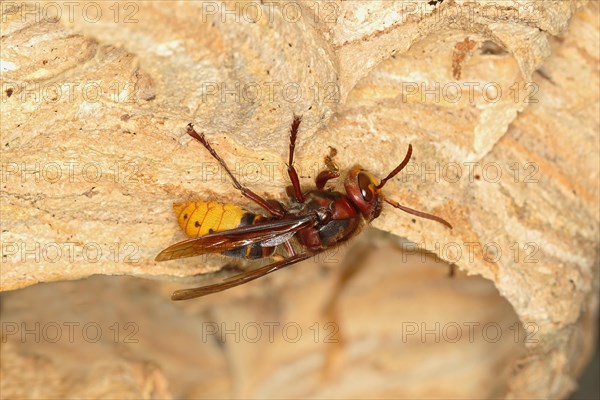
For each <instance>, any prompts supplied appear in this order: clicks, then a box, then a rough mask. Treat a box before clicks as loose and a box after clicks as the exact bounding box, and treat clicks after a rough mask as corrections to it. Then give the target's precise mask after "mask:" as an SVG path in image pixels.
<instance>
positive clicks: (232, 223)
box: [173, 201, 263, 237]
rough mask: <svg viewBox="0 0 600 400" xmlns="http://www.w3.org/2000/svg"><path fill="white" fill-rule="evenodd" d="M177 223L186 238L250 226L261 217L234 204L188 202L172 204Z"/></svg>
mask: <svg viewBox="0 0 600 400" xmlns="http://www.w3.org/2000/svg"><path fill="white" fill-rule="evenodd" d="M173 208H174V209H175V213H177V222H178V223H179V226H180V227H181V229H183V231H184V232H185V234H186V235H187V236H188V237H198V236H204V235H208V234H209V233H213V232H222V231H226V230H229V229H234V228H237V227H240V226H245V225H251V224H253V223H255V222H256V221H259V220H261V219H262V218H263V217H262V216H261V215H258V214H254V213H251V212H249V211H247V210H244V209H243V208H242V207H240V206H237V205H235V204H223V203H217V202H215V201H210V202H206V201H188V202H184V203H175V204H173Z"/></svg>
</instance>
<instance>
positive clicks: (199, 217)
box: [156, 116, 452, 300]
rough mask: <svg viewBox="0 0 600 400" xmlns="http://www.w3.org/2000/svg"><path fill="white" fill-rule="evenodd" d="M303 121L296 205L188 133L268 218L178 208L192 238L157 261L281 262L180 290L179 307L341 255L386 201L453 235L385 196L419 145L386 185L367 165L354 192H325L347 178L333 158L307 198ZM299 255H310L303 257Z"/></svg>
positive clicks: (348, 183)
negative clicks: (339, 249) (255, 185)
mask: <svg viewBox="0 0 600 400" xmlns="http://www.w3.org/2000/svg"><path fill="white" fill-rule="evenodd" d="M300 121H301V117H299V116H294V119H293V122H292V127H291V132H290V146H289V161H288V164H287V165H288V174H289V177H290V180H291V183H292V185H291V186H288V187H287V188H286V192H287V195H288V196H289V198H290V203H289V204H288V205H287V206H285V205H283V204H282V203H280V202H279V201H276V200H272V199H264V198H263V197H261V196H259V195H258V194H256V193H255V192H253V191H252V190H250V189H248V188H246V187H244V186H242V185H241V184H240V182H239V181H238V180H237V179H236V178H235V176H233V174H232V173H231V170H230V169H229V168H228V167H227V164H226V163H225V161H223V159H222V158H221V157H220V156H219V155H218V154H217V152H216V151H215V150H214V149H213V148H212V146H211V145H210V144H209V143H208V141H207V140H206V138H205V137H204V134H203V133H198V132H196V130H195V129H194V127H193V126H192V124H191V123H190V124H189V125H188V126H187V133H188V135H190V136H191V137H193V138H194V139H196V140H197V141H199V142H200V143H202V145H203V146H204V147H205V148H206V149H207V150H208V151H209V152H210V154H211V155H212V156H213V157H214V158H215V159H216V160H217V161H218V162H219V163H220V164H221V166H222V167H223V169H224V170H225V171H226V172H227V174H228V175H229V177H230V178H231V180H232V182H233V185H234V186H235V188H236V189H237V190H239V191H240V192H241V193H242V195H244V196H245V197H247V198H248V199H250V200H252V201H253V202H254V203H256V204H257V205H259V206H260V207H262V208H263V209H264V210H265V211H266V213H267V214H268V215H262V214H258V213H254V212H250V211H247V210H245V209H243V208H241V207H239V206H237V205H234V204H222V203H218V202H204V201H194V202H184V203H178V204H174V205H173V207H174V209H175V211H176V212H177V215H178V222H179V225H180V227H181V228H182V229H183V231H184V232H185V233H186V235H187V236H188V237H190V239H187V240H184V241H182V242H179V243H176V244H174V245H172V246H169V247H167V248H166V249H164V250H163V251H161V252H160V253H159V254H158V255H157V256H156V261H168V260H175V259H178V258H184V257H193V256H197V255H200V254H207V253H220V254H223V255H226V256H230V257H236V258H246V259H258V258H264V257H273V259H274V262H273V263H271V264H268V265H265V266H262V267H259V268H256V269H253V270H249V271H245V272H242V273H240V274H238V275H235V276H232V277H230V278H228V279H226V280H224V281H222V282H220V283H217V284H212V285H207V286H201V287H198V288H193V289H183V290H177V291H176V292H174V293H173V295H172V297H171V298H172V299H173V300H187V299H192V298H195V297H200V296H205V295H207V294H210V293H216V292H220V291H222V290H225V289H229V288H232V287H235V286H238V285H241V284H243V283H246V282H250V281H252V280H254V279H257V278H260V277H262V276H264V275H267V274H270V273H271V272H275V271H277V270H279V269H282V268H284V267H287V266H289V265H292V264H295V263H297V262H300V261H302V260H306V259H307V258H310V257H312V256H313V255H315V254H318V253H321V252H323V251H325V250H327V249H330V248H333V247H334V246H336V245H339V244H340V243H343V242H345V241H347V240H348V239H350V238H351V237H352V236H354V235H355V234H357V233H358V232H360V230H361V229H362V228H363V227H364V225H365V223H369V222H371V221H372V220H374V219H375V218H377V217H379V214H380V213H381V207H382V205H383V201H385V202H386V203H388V204H391V205H392V206H394V207H396V208H399V209H401V210H402V211H405V212H407V213H409V214H412V215H416V216H418V217H422V218H427V219H430V220H433V221H437V222H439V223H441V224H443V225H445V226H447V227H448V228H450V229H452V226H451V225H450V224H449V223H448V222H447V221H445V220H444V219H442V218H440V217H437V216H435V215H431V214H428V213H424V212H421V211H417V210H413V209H411V208H408V207H405V206H403V205H400V204H398V203H397V202H396V201H394V200H391V199H388V198H385V197H384V196H383V193H382V191H381V189H382V188H383V187H384V186H385V184H386V183H387V182H388V181H389V180H390V179H391V178H393V177H394V176H395V175H396V174H398V173H399V172H400V171H401V170H402V169H403V168H404V167H405V166H406V164H408V162H409V160H410V157H411V154H412V146H411V145H409V146H408V152H407V153H406V156H405V157H404V160H403V161H402V162H401V163H400V164H399V165H398V166H397V167H396V168H394V170H393V171H392V172H390V173H389V174H388V175H387V176H386V177H385V178H383V179H381V180H378V179H377V178H375V177H374V176H373V175H372V174H371V173H369V172H367V171H366V170H364V169H363V168H362V167H361V166H360V165H355V166H354V167H352V169H351V170H350V171H349V172H348V174H347V176H346V179H345V181H344V188H345V191H346V193H342V192H338V191H335V190H333V189H326V188H325V185H326V184H327V182H328V181H329V180H331V179H335V178H338V177H339V176H340V174H339V171H338V169H337V166H335V164H334V163H333V162H332V161H331V159H330V158H329V159H327V160H326V161H327V162H326V165H327V169H326V170H324V171H322V172H320V173H319V174H318V175H317V177H316V180H315V184H316V188H315V189H312V190H309V191H307V192H305V191H303V190H302V189H301V187H300V180H299V178H298V173H297V172H296V169H295V168H294V148H295V146H296V136H297V134H298V127H299V126H300ZM292 241H294V242H295V243H296V246H294V245H293V244H292ZM281 247H283V248H284V249H285V253H287V254H286V255H287V257H282V256H280V255H276V250H278V249H279V248H281ZM297 248H300V249H302V251H301V252H298V251H297Z"/></svg>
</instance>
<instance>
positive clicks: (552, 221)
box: [0, 0, 600, 398]
mask: <svg viewBox="0 0 600 400" xmlns="http://www.w3.org/2000/svg"><path fill="white" fill-rule="evenodd" d="M0 7H1V10H0V11H1V12H2V19H1V28H2V37H1V38H0V41H1V44H2V56H1V60H0V68H1V79H2V82H1V83H2V92H1V93H0V95H1V96H2V100H1V102H2V103H1V104H2V111H1V143H0V145H1V147H2V192H1V201H2V202H1V211H2V216H1V222H2V232H1V235H2V237H1V241H2V264H1V282H0V283H1V290H3V291H9V290H14V289H21V288H25V287H27V286H30V285H34V284H36V283H41V282H54V281H66V280H76V279H79V278H84V277H90V276H91V275H97V274H100V275H133V276H137V277H153V278H156V279H157V281H156V282H153V281H139V280H133V279H131V278H129V279H122V280H119V281H116V280H114V279H113V280H108V279H106V278H105V279H102V278H98V277H96V278H94V279H91V280H87V281H81V282H73V283H60V284H54V285H48V286H46V285H39V286H35V287H31V288H28V289H26V290H24V291H14V292H10V293H6V294H4V295H3V297H2V306H3V316H2V335H3V336H2V337H3V340H2V342H3V343H2V346H3V362H2V376H3V379H2V393H3V394H4V395H5V396H7V397H35V396H38V397H49V396H50V395H54V396H55V397H79V398H80V397H102V396H109V397H125V396H131V397H140V396H145V397H152V396H154V397H169V396H173V397H184V396H188V397H193V396H196V397H227V398H229V397H232V396H238V397H278V398H283V397H296V396H304V397H334V396H337V397H345V398H347V397H364V396H371V397H393V398H398V397H420V396H429V397H432V396H434V397H462V398H464V397H467V396H470V397H494V398H497V397H507V398H533V397H552V398H555V397H558V398H564V397H565V396H567V395H568V394H569V393H570V392H571V391H573V390H574V388H575V380H576V377H577V375H578V373H579V371H580V370H581V368H582V367H583V366H584V365H585V364H586V362H587V360H588V359H589V356H590V354H591V352H592V349H593V347H594V345H593V341H594V337H595V334H596V323H597V322H596V321H597V314H598V294H597V293H598V286H599V285H598V254H599V253H598V234H599V232H598V221H599V210H598V203H599V186H598V185H599V183H598V182H599V156H598V154H599V153H600V151H599V150H600V149H599V145H598V140H597V139H598V136H597V135H598V128H599V117H598V113H597V110H598V98H599V96H598V87H599V78H598V62H599V61H598V54H599V44H598V30H599V27H598V22H597V21H598V5H597V3H595V2H590V3H587V2H585V1H575V0H573V1H560V2H512V1H511V2H509V1H474V2H463V1H458V0H454V1H453V0H445V1H441V0H437V1H414V2H371V1H364V2H363V1H352V2H343V1H327V2H312V1H299V2H294V3H292V2H280V1H274V2H212V1H204V2H173V1H169V2H167V1H164V2H161V1H157V2H75V3H65V4H62V3H57V2H31V3H21V2H2V4H1V5H0ZM293 114H297V115H302V116H303V122H302V126H301V128H300V134H299V139H298V144H297V153H296V160H297V161H296V165H297V167H298V169H299V171H300V175H301V180H302V183H303V185H305V186H306V187H309V186H310V185H312V182H313V181H314V177H315V174H316V173H317V172H318V170H319V169H320V168H322V167H323V166H324V165H323V157H324V156H325V155H326V154H328V152H329V146H330V147H333V148H335V149H337V152H338V154H337V156H336V159H335V161H336V163H338V164H339V165H340V167H341V168H342V169H345V168H349V167H350V166H351V165H353V164H354V163H356V162H360V163H361V164H362V165H363V166H364V167H365V168H367V169H369V170H370V171H372V172H373V173H374V174H376V175H378V176H383V175H384V174H386V173H387V172H389V171H390V170H391V169H392V168H394V166H396V165H397V164H398V162H399V161H401V159H402V157H403V156H404V154H405V152H406V148H407V146H408V144H409V143H410V144H412V146H413V148H414V149H415V150H414V156H413V159H412V161H411V163H410V164H409V165H408V167H407V169H406V170H405V171H404V172H403V173H402V174H401V175H399V176H398V177H396V178H395V179H394V181H392V182H390V184H388V185H387V186H386V188H385V189H386V195H387V196H389V197H390V198H392V199H395V200H397V201H399V202H401V203H402V204H405V205H407V206H411V207H413V208H417V209H421V210H427V211H429V212H433V213H436V214H437V215H440V216H441V217H443V218H445V219H447V220H449V221H451V222H452V224H453V226H454V229H453V230H448V229H446V228H444V227H443V226H441V225H438V224H435V223H431V221H424V220H418V219H414V220H413V218H411V216H409V215H406V214H404V213H402V212H400V211H398V210H394V209H389V208H386V209H385V210H384V212H383V214H382V216H381V217H380V218H378V219H376V220H375V221H374V222H373V226H374V227H375V228H377V229H380V230H383V231H387V232H389V233H392V234H394V235H396V236H399V237H402V238H405V239H406V241H401V242H398V241H397V240H396V239H392V238H390V237H387V238H386V239H381V238H376V237H375V236H378V235H377V234H375V233H374V232H375V231H370V232H368V233H363V236H362V237H360V238H359V239H358V241H357V243H356V245H357V246H363V247H365V248H367V249H373V251H371V252H369V251H365V252H364V255H363V256H361V257H363V258H365V260H367V261H365V262H366V263H367V264H365V265H366V266H365V265H363V266H361V267H360V268H359V267H352V266H351V265H350V266H348V265H349V263H348V262H347V261H348V260H353V259H354V258H356V257H354V256H347V253H348V252H350V253H349V254H351V255H352V254H353V253H352V251H355V250H353V249H354V247H351V246H344V248H342V249H340V250H339V251H340V253H339V254H337V255H338V256H339V257H337V258H335V260H336V261H343V262H341V263H339V265H338V264H337V263H336V264H335V265H333V266H331V265H328V263H327V262H326V261H327V260H325V259H319V260H312V261H310V262H306V264H312V265H311V266H308V265H304V264H301V265H298V266H296V267H292V268H289V269H288V270H287V271H286V272H283V271H282V272H280V273H278V274H277V275H276V276H274V277H272V278H265V279H264V282H262V283H258V282H257V283H254V284H252V285H248V286H249V287H240V288H238V289H236V290H235V292H231V293H230V292H226V293H223V294H221V295H215V296H214V297H209V298H205V299H203V300H199V301H197V302H189V303H187V304H179V303H177V304H171V303H170V302H169V300H168V293H169V291H170V290H172V289H175V288H181V287H182V286H184V285H192V283H189V282H188V283H182V282H181V280H179V281H178V282H177V283H164V282H163V283H161V282H159V281H158V279H162V280H176V278H183V277H193V276H197V275H200V274H203V273H205V272H209V271H214V270H217V269H218V268H219V267H220V266H221V265H223V263H224V261H223V259H222V258H219V257H214V258H213V257H208V258H195V259H186V260H181V261H180V262H167V263H160V264H159V263H155V262H154V261H153V259H154V256H155V255H156V254H157V253H158V252H159V251H160V250H161V249H162V248H164V247H166V246H167V245H169V244H172V243H174V242H175V241H177V240H181V239H183V234H182V233H181V232H180V231H179V229H178V227H177V223H176V220H175V216H174V215H173V211H172V208H171V206H172V203H173V202H176V201H182V200H188V199H203V200H214V199H218V200H221V201H224V202H234V203H238V204H242V205H245V206H249V207H251V206H250V205H249V203H248V201H247V200H245V199H244V198H242V197H241V196H240V194H239V193H238V192H236V191H235V190H233V188H232V186H231V183H230V182H229V181H228V180H227V179H225V177H224V176H223V174H222V171H221V170H220V169H219V168H218V166H217V165H216V164H215V163H214V161H213V160H212V159H211V158H210V155H209V154H208V153H207V152H206V151H205V150H204V149H203V148H201V146H199V145H198V144H197V143H195V142H192V141H191V140H190V138H189V137H188V136H187V135H186V134H185V127H186V125H187V124H188V123H189V122H193V123H194V124H195V126H196V127H197V128H198V129H201V130H203V131H204V132H205V134H206V136H207V137H208V138H209V139H210V140H211V142H212V143H213V144H214V146H215V147H216V148H218V150H219V152H220V154H221V155H222V156H223V158H225V159H226V160H227V161H228V162H230V163H231V165H233V166H234V169H235V173H236V174H237V175H238V176H239V177H240V179H241V180H242V182H243V183H244V184H246V185H248V186H249V187H252V188H253V189H255V190H257V191H258V192H259V193H261V194H264V195H265V196H267V197H270V198H276V199H283V198H284V197H285V192H284V188H285V185H286V184H287V182H288V181H287V179H288V178H287V175H286V173H285V168H286V166H285V162H286V161H287V146H288V134H289V125H290V121H291V118H292V115H293ZM374 237H375V238H374ZM399 243H400V244H399ZM407 243H409V244H411V245H408V246H407ZM415 244H416V245H417V246H418V247H419V248H420V249H423V250H425V251H428V252H431V253H433V254H435V255H436V256H437V257H439V259H441V260H445V261H446V262H449V263H454V264H455V265H456V266H457V267H458V268H459V269H460V270H461V272H460V273H459V274H458V275H457V277H456V278H455V280H452V279H450V278H447V277H446V269H445V267H442V265H445V264H442V263H437V264H436V263H434V264H436V265H434V266H431V265H430V264H431V263H432V262H433V261H432V260H433V258H432V257H433V256H428V257H426V259H427V260H428V261H427V262H425V261H423V260H424V259H423V258H422V257H423V256H422V255H421V253H418V252H417V251H416V248H417V247H416V246H415ZM398 247H400V248H401V250H402V251H400V250H398ZM361 248H362V247H361ZM344 260H345V261H344ZM417 260H418V262H417ZM428 263H429V264H428ZM315 264H316V265H315ZM323 265H325V266H324V267H323ZM361 265H362V264H361ZM418 266H420V267H418ZM353 268H355V269H356V271H355V270H353ZM348 271H350V272H348ZM353 271H354V272H353ZM357 271H358V272H357ZM467 274H468V275H471V276H470V277H467V276H466V275H467ZM22 304H27V305H28V306H27V309H24V308H23V307H22V306H21V305H22ZM48 304H51V305H50V306H48ZM102 304H104V305H106V307H109V308H110V310H111V311H108V314H107V308H100V306H99V305H102ZM31 305H37V306H39V310H42V309H43V310H44V311H46V310H48V313H47V314H44V315H45V316H44V317H41V316H40V315H41V314H40V313H38V311H36V310H38V308H36V307H32V306H31ZM48 315H57V316H59V315H60V316H61V317H60V319H59V320H51V319H49V318H50V317H48ZM82 315H85V316H82ZM107 315H110V316H108V317H107ZM57 318H59V317H57ZM81 318H83V319H81ZM24 321H25V322H24ZM73 321H79V322H77V324H78V325H73V324H71V325H69V324H68V323H70V322H73ZM274 321H278V323H279V325H273V324H274ZM519 321H520V322H519ZM67 322H68V323H67ZM128 322H130V323H131V324H129V325H126V324H127V323H128ZM157 322H159V323H157ZM36 323H39V324H38V325H36ZM65 323H67V325H65ZM237 323H239V325H236V324H237ZM23 324H25V325H23ZM27 324H29V325H27ZM86 324H88V325H86ZM89 324H92V325H89ZM94 324H96V325H94ZM269 324H271V325H269ZM286 324H291V325H286ZM57 326H58V327H57ZM32 327H33V328H32ZM84 327H85V329H83V328H84ZM90 327H91V328H90ZM96 328H101V332H102V333H101V334H100V338H99V339H98V340H97V341H94V340H92V339H95V338H96V337H95V336H93V335H92V331H89V329H92V330H94V332H95V331H97V329H96ZM297 328H300V331H299V332H301V335H300V337H299V338H298V340H297V341H294V340H295V339H296V336H294V332H296V331H298V329H297ZM498 328H500V330H498ZM31 329H33V333H31ZM53 329H54V330H53ZM70 329H73V334H74V335H75V336H74V338H75V339H74V341H69V339H68V338H67V333H69V334H70V333H71V330H70ZM252 329H254V330H252ZM257 329H260V332H261V334H262V336H260V338H259V339H260V340H257V341H256V342H253V339H254V338H255V336H252V335H253V332H258V330H257ZM270 329H272V331H271V330H270ZM294 329H295V331H294ZM225 330H227V331H228V332H230V333H229V334H230V335H233V336H231V337H233V339H232V340H230V341H229V342H227V340H225V341H224V340H223V334H224V331H225ZM57 331H58V332H62V333H63V335H62V336H61V337H60V338H59V339H57V341H54V342H53V341H52V340H50V339H51V338H54V336H52V332H57ZM27 332H30V334H29V336H28V334H27ZM36 332H37V333H36ZM456 332H460V333H461V335H462V336H460V337H458V338H457V336H456V335H457V333H456ZM270 333H273V335H274V336H273V338H272V339H273V340H270V339H271V338H270V337H269V336H268V335H269V334H270ZM31 335H33V336H31ZM35 335H38V336H39V337H41V340H39V341H38V342H40V343H38V342H36V341H35V340H34V339H35ZM77 335H79V336H77ZM90 335H91V336H90ZM109 335H110V338H109V337H108V336H109ZM123 335H125V336H126V335H130V336H129V338H130V339H132V338H136V339H138V342H133V343H136V344H135V345H132V344H131V343H132V342H127V341H125V339H124V337H125V336H123ZM236 335H238V336H239V337H238V339H239V340H238V341H237V342H236V341H235V338H236ZM469 335H472V336H473V340H471V336H469ZM494 335H495V336H494ZM498 335H499V336H498ZM31 337H33V338H34V339H28V338H31ZM82 337H83V338H84V339H85V340H83V339H81V338H82ZM77 338H79V339H77ZM327 338H334V339H335V340H332V341H327V340H326V339H327ZM482 338H483V339H482ZM225 339H227V336H225ZM230 339H231V338H230ZM31 342H34V343H35V345H32V344H31ZM232 342H233V343H232ZM78 343H80V344H81V346H77V344H78ZM115 343H116V345H115ZM93 344H96V345H93ZM294 344H295V345H294ZM65 360H66V361H65ZM82 360H87V361H88V363H89V365H91V370H90V372H82V371H81V370H79V368H80V366H81V362H82ZM98 376H106V377H107V378H106V380H101V381H99V380H97V379H95V377H98ZM457 382H461V384H460V385H458V384H457ZM434 387H435V388H437V389H436V390H437V391H433V389H432V388H434ZM115 393H116V394H117V395H115ZM119 395H120V396H119Z"/></svg>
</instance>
